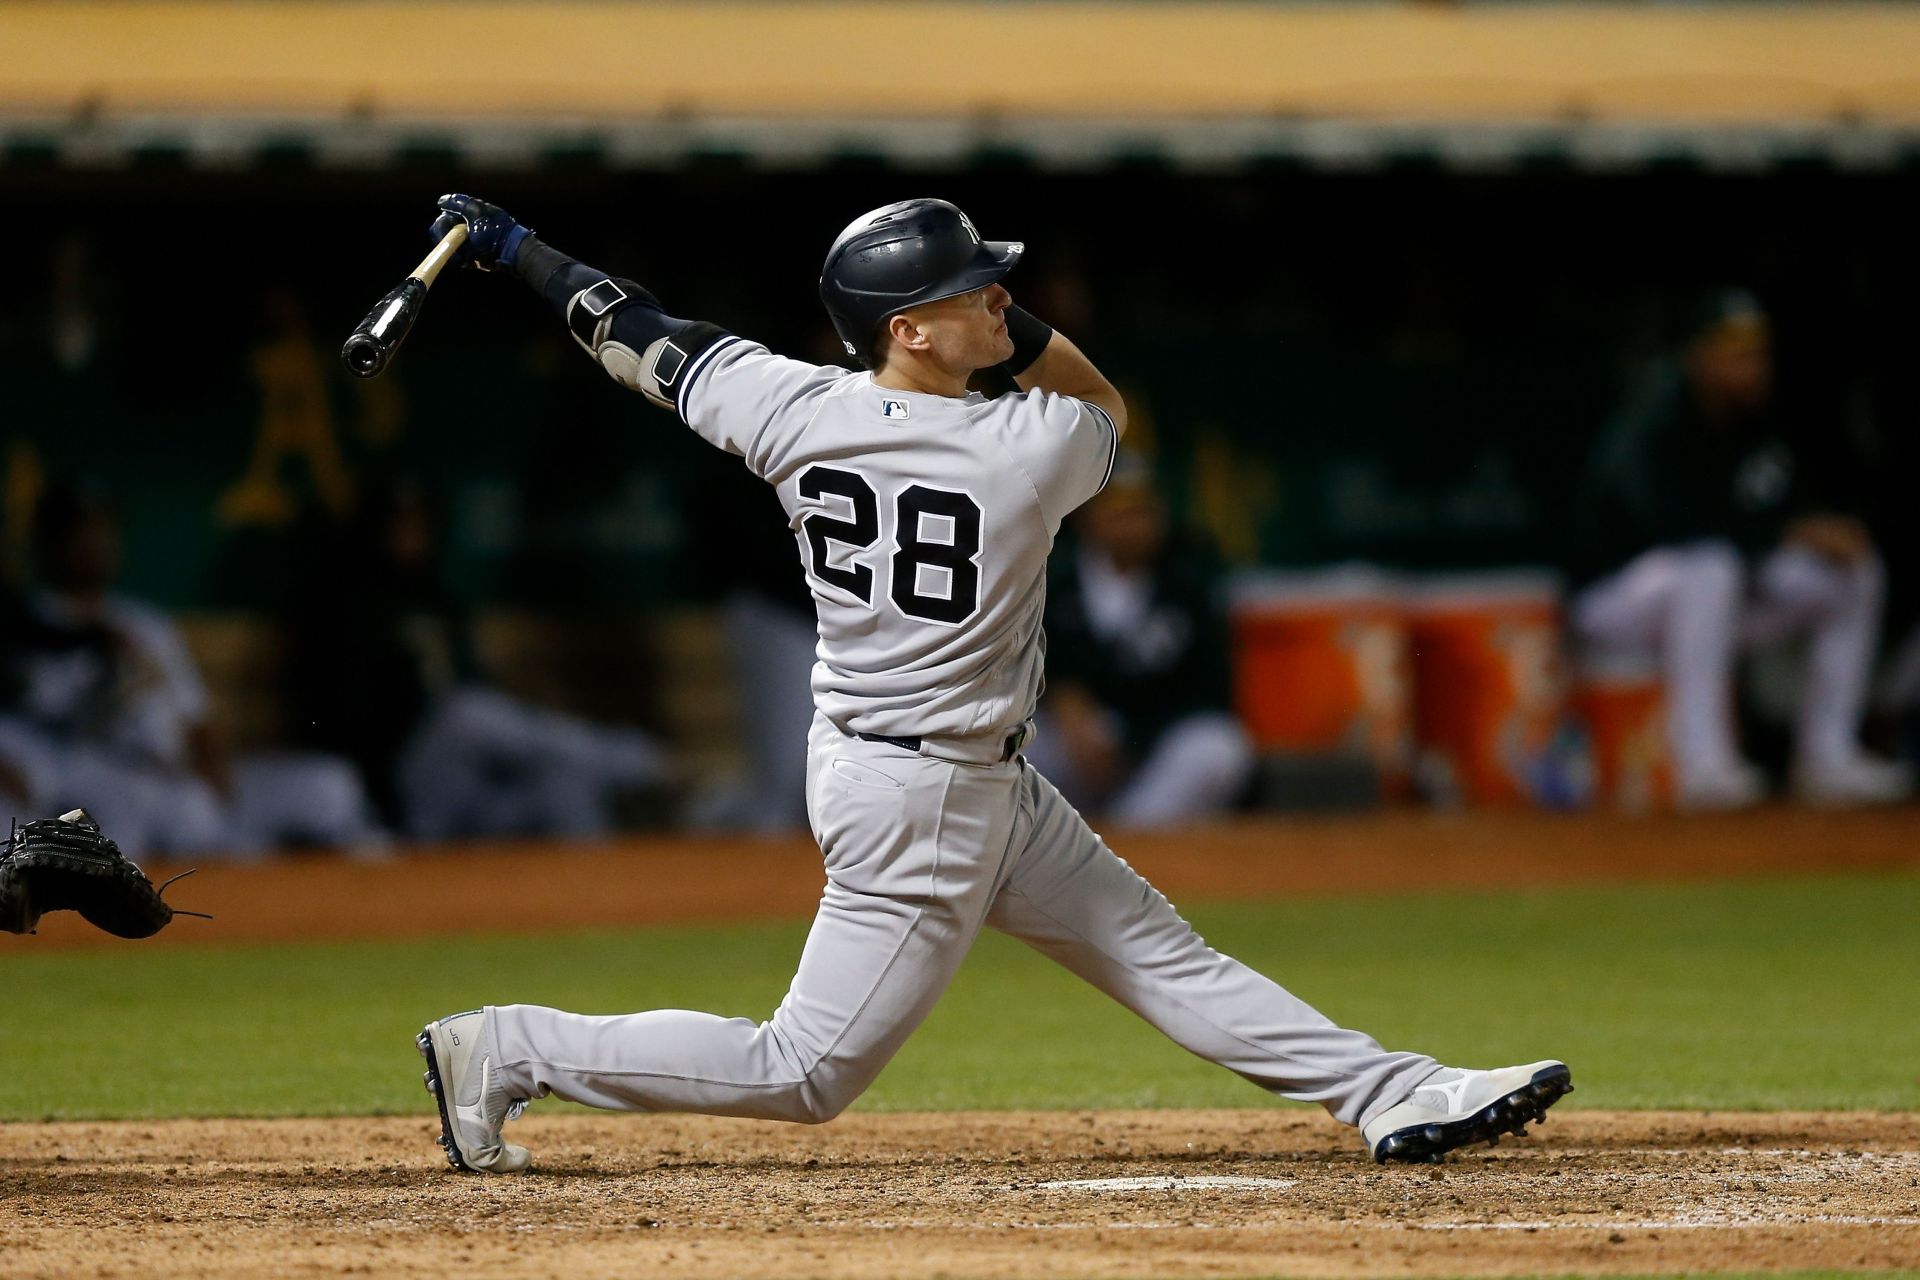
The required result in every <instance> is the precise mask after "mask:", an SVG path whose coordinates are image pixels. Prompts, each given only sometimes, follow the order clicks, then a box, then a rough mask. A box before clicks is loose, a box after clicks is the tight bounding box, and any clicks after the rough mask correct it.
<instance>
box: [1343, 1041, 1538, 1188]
mask: <svg viewBox="0 0 1920 1280" xmlns="http://www.w3.org/2000/svg"><path fill="white" fill-rule="evenodd" d="M1572 1092H1573V1073H1572V1072H1571V1071H1569V1070H1567V1064H1566V1063H1564V1062H1553V1061H1547V1062H1530V1063H1528V1064H1527V1065H1526V1066H1524V1067H1501V1068H1500V1069H1499V1070H1497V1071H1462V1070H1459V1069H1458V1068H1454V1067H1445V1068H1442V1069H1441V1070H1439V1071H1436V1072H1434V1074H1432V1075H1430V1076H1428V1077H1427V1078H1426V1079H1425V1080H1422V1081H1421V1082H1420V1084H1419V1086H1418V1087H1417V1088H1415V1089H1414V1091H1413V1092H1412V1093H1411V1094H1410V1095H1408V1097H1407V1098H1406V1099H1405V1100H1404V1101H1402V1102H1398V1103H1395V1104H1394V1105H1393V1106H1391V1107H1388V1108H1387V1109H1386V1110H1385V1111H1382V1112H1381V1113H1380V1114H1379V1115H1377V1116H1375V1117H1374V1118H1373V1119H1371V1120H1369V1121H1368V1122H1367V1123H1366V1124H1365V1125H1363V1126H1362V1127H1361V1130H1360V1136H1361V1137H1362V1138H1364V1139H1366V1143H1367V1150H1368V1151H1370V1152H1372V1153H1373V1158H1374V1160H1375V1161H1377V1162H1379V1163H1381V1164H1385V1163H1386V1162H1387V1161H1389V1160H1405V1161H1408V1162H1410V1163H1423V1164H1439V1163H1440V1161H1441V1158H1442V1157H1443V1156H1445V1155H1446V1153H1447V1152H1449V1151H1451V1150H1453V1149H1454V1148H1455V1147H1464V1146H1466V1145H1467V1144H1468V1143H1469V1142H1484V1143H1486V1144H1487V1145H1488V1146H1490V1147H1491V1146H1495V1145H1497V1144H1498V1143H1499V1141H1500V1136H1501V1135H1502V1134H1508V1133H1510V1134H1512V1135H1513V1136H1514V1137H1516V1138H1518V1137H1524V1136H1525V1135H1526V1132H1527V1122H1528V1121H1529V1120H1537V1121H1540V1122H1542V1123H1544V1122H1545V1121H1546V1118H1547V1115H1546V1113H1547V1108H1548V1107H1550V1106H1552V1105H1553V1104H1554V1103H1556V1102H1558V1101H1560V1099H1561V1098H1563V1097H1565V1096H1566V1095H1567V1094H1569V1093H1572Z"/></svg>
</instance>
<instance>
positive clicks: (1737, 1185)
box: [0, 1110, 1920, 1280]
mask: <svg viewBox="0 0 1920 1280" xmlns="http://www.w3.org/2000/svg"><path fill="white" fill-rule="evenodd" d="M434 1131H435V1125H434V1124H433V1123H432V1122H431V1121H428V1120H425V1119H387V1120H359V1121H320V1120H314V1121H226V1122H198V1123H185V1122H169V1123H156V1124H115V1125H103V1124H56V1125H14V1126H5V1127H0V1260H4V1261H3V1262H0V1272H4V1273H5V1274H6V1275H8V1276H41V1275H49V1276H50V1275H109V1274H119V1275H129V1274H134V1275H141V1276H157V1277H173V1276H234V1275H251V1274H263V1273H264V1274H273V1275H278V1276H304V1275H320V1274H328V1275H338V1274H354V1273H364V1274H374V1275H395V1276H407V1275H432V1276H436V1277H438V1276H444V1275H447V1274H450V1273H453V1274H512V1275H516V1276H569V1277H571V1276H578V1275H647V1276H675V1277H708V1276H734V1275H751V1276H756V1277H848V1278H849V1280H865V1278H867V1277H894V1276H970V1277H983V1278H984V1277H1039V1276H1060V1277H1081V1276H1084V1277H1094V1276H1147V1275H1152V1276H1272V1275H1290V1276H1292V1275H1299V1276H1350V1275H1359V1274H1370V1275H1415V1276H1418V1275H1454V1276H1460V1275H1474V1276H1481V1275H1486V1276H1493V1275H1514V1274H1522V1273H1526V1274H1592V1275H1615V1274H1624V1273H1635V1272H1649V1271H1660V1272H1680V1271H1691V1272H1698V1271H1716V1270H1774V1269H1787V1268H1837V1269H1847V1270H1852V1269H1857V1268H1893V1267H1898V1266H1902V1265H1905V1266H1912V1265H1913V1264H1914V1261H1915V1259H1916V1258H1920V1116H1914V1115H1872V1114H1860V1113H1855V1114H1848V1115H1804V1114H1801V1115H1793V1114H1786V1115H1764V1116H1760V1115H1733V1114H1725V1113H1720V1114H1676V1113H1632V1114H1605V1113H1597V1112H1573V1113H1569V1114H1566V1115H1562V1116H1557V1117H1555V1118H1554V1120H1553V1122H1552V1123H1551V1124H1549V1125H1547V1126H1546V1127H1545V1128H1544V1129H1543V1130H1541V1131H1540V1132H1539V1133H1538V1136H1535V1137H1530V1138H1528V1139H1527V1140H1525V1141H1514V1140H1511V1139H1509V1140H1508V1142H1507V1143H1506V1144H1505V1145H1503V1146H1501V1147H1499V1148H1498V1149H1493V1150H1489V1149H1485V1148H1481V1149H1477V1150H1475V1151H1472V1152H1469V1153H1466V1154H1464V1155H1461V1156H1458V1157H1456V1158H1455V1160H1454V1161H1453V1162H1452V1163H1450V1164H1448V1165H1446V1166H1444V1167H1440V1168H1427V1167H1405V1166H1394V1167H1390V1168H1382V1167H1378V1166H1375V1165H1373V1164H1371V1163H1370V1162H1368V1161H1366V1160H1364V1159H1363V1158H1362V1157H1361V1155H1360V1154H1359V1152H1358V1151H1357V1150H1356V1149H1355V1147H1354V1145H1353V1143H1352V1140H1351V1137H1350V1135H1348V1134H1347V1133H1345V1132H1344V1131H1342V1130H1340V1129H1338V1128H1337V1127H1336V1126H1335V1125H1334V1124H1333V1123H1332V1122H1331V1121H1329V1120H1327V1119H1325V1118H1324V1117H1322V1116H1321V1115H1319V1114H1318V1113H1316V1112H1308V1111H1305V1110H1289V1111H1271V1110H1267V1111H1246V1112H1236V1111H1206V1112H1078V1113H1076V1112H1056V1113H1042V1114H982V1113H974V1114H957V1115H956V1114H947V1115H877V1116H858V1115H856V1116H850V1117H846V1118H843V1119H841V1120H839V1121H836V1122H834V1123H833V1124H830V1125H827V1126H824V1127H822V1128H819V1129H801V1128H793V1127H781V1126H773V1125H761V1124H749V1123H745V1122H739V1121H723V1120H707V1119H696V1118H691V1117H615V1118H601V1117H597V1116H577V1115H561V1116H553V1117H530V1118H529V1119H527V1120H525V1121H522V1122H521V1123H520V1124H518V1125H516V1126H515V1133H516V1136H518V1137H521V1138H522V1139H524V1140H525V1141H527V1142H528V1144H529V1145H531V1146H532V1147H533V1148H534V1152H535V1160H536V1170H535V1172H534V1173H533V1174H530V1175H528V1176H525V1177H521V1178H489V1179H481V1178H474V1177H465V1176H460V1175H456V1174H453V1173H451V1172H450V1171H449V1170H448V1169H447V1168H446V1166H445V1164H444V1163H443V1162H442V1161H441V1159H440V1156H439V1151H438V1148H436V1147H434V1146H432V1145H431V1142H430V1138H431V1135H432V1133H433V1132H434ZM1123 1179H1135V1180H1140V1181H1138V1182H1135V1183H1131V1184H1130V1183H1125V1182H1121V1183H1117V1184H1116V1183H1115V1182H1114V1180H1123ZM1089 1180H1092V1181H1095V1182H1097V1183H1101V1184H1105V1185H1095V1186H1092V1187H1087V1186H1079V1187H1076V1186H1060V1185H1054V1184H1060V1183H1073V1182H1084V1181H1089Z"/></svg>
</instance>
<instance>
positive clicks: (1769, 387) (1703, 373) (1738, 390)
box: [1689, 335, 1773, 410]
mask: <svg viewBox="0 0 1920 1280" xmlns="http://www.w3.org/2000/svg"><path fill="white" fill-rule="evenodd" d="M1689 362H1690V363H1691V365H1692V369H1693V377H1694V380H1695V382H1696V383H1697V384H1698V385H1699V386H1700V387H1701V388H1702V389H1703V390H1705V391H1706V392H1707V393H1708V394H1709V395H1711V396H1713V397H1714V398H1715V399H1717V400H1719V401H1721V402H1723V403H1725V404H1728V405H1730V406H1732V407H1733V408H1735V409H1748V410H1751V409H1759V408H1763V407H1764V406H1765V405H1766V403H1767V401H1768V400H1770V399H1771V398H1772V396H1773V350H1772V347H1771V345H1770V344H1769V343H1768V341H1767V339H1766V338H1765V337H1764V336H1763V335H1742V336H1738V337H1727V338H1721V339H1717V340H1716V339H1709V340H1706V341H1703V342H1700V343H1697V344H1696V345H1695V346H1694V349H1693V351H1692V353H1691V355H1690V357H1689Z"/></svg>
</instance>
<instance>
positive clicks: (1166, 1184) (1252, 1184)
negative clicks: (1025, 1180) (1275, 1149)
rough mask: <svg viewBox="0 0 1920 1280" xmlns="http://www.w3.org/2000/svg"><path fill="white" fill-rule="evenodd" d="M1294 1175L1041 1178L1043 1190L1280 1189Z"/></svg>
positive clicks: (1290, 1184)
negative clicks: (1256, 1176)
mask: <svg viewBox="0 0 1920 1280" xmlns="http://www.w3.org/2000/svg"><path fill="white" fill-rule="evenodd" d="M1295 1182H1296V1179H1293V1178H1228V1177H1207V1176H1203V1177H1197V1178H1173V1177H1159V1178H1087V1179H1084V1180H1082V1181H1078V1182H1043V1183H1041V1184H1040V1188H1039V1189H1040V1190H1042V1191H1281V1190H1284V1189H1286V1188H1287V1187H1291V1186H1293V1185H1295Z"/></svg>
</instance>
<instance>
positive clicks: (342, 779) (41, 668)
mask: <svg viewBox="0 0 1920 1280" xmlns="http://www.w3.org/2000/svg"><path fill="white" fill-rule="evenodd" d="M29 604H30V607H31V608H32V609H33V610H34V611H35V612H37V613H38V614H39V615H40V617H41V618H42V619H43V620H44V621H46V622H48V623H50V624H52V625H54V626H61V627H67V626H71V625H73V623H74V618H73V616H72V614H71V611H70V610H69V609H68V607H67V606H66V605H65V604H64V603H63V602H62V600H61V599H60V597H58V596H56V595H54V594H52V593H50V592H36V593H35V594H34V595H33V596H32V597H31V599H30V602H29ZM100 622H101V623H102V624H103V625H104V626H105V627H106V628H107V630H108V631H109V632H111V633H112V634H113V635H114V637H115V643H117V644H118V645H119V646H120V652H119V655H118V657H117V659H115V660H111V661H110V660H109V659H108V657H107V655H106V654H105V653H103V652H102V651H100V650H99V649H98V648H97V647H75V648H72V649H69V650H65V651H52V650H35V651H32V652H30V653H28V654H27V655H25V656H24V657H23V658H22V659H21V667H20V675H21V677H22V680H23V689H22V691H21V695H20V704H19V708H18V711H19V714H18V715H17V716H16V717H13V718H12V719H11V720H10V722H9V729H8V732H7V733H6V735H5V740H6V749H8V751H9V755H10V756H11V757H17V758H21V759H24V760H26V761H27V768H26V769H25V772H27V773H28V775H29V776H30V777H31V778H32V779H33V782H34V792H35V794H34V795H33V796H32V798H31V809H32V810H33V812H32V813H31V814H30V815H28V816H32V817H50V816H52V815H54V814H57V813H61V812H64V811H66V810H68V809H76V808H85V809H86V810H87V811H88V812H89V813H90V814H91V815H92V816H93V817H94V818H95V819H96V820H97V821H98V822H99V823H100V826H101V830H103V831H104V832H105V833H106V834H107V835H108V836H109V837H110V838H111V839H112V840H113V841H114V842H115V843H116V844H118V845H119V846H120V849H121V851H122V852H124V853H126V854H127V855H128V856H129V857H139V856H143V855H146V854H150V853H173V852H178V853H190V854H196V855H199V854H228V855H236V856H244V855H251V854H257V853H261V852H264V851H265V850H267V849H269V848H271V847H273V846H275V845H278V844H281V843H285V842H289V841H299V842H304V843H312V844H319V845H334V846H351V847H357V848H362V849H364V848H368V847H375V846H378V845H379V844H380V843H381V842H382V841H383V840H384V838H385V837H384V834H383V833H382V832H381V831H380V829H379V827H378V825H377V824H376V823H375V822H374V820H373V815H372V809H371V806H370V805H369V803H368V800H367V796H366V792H365V789H364V788H363V787H362V786H361V783H360V777H359V775H358V774H357V773H356V772H355V771H354V769H353V766H352V765H351V764H349V763H347V762H346V761H345V760H341V759H338V758H335V757H332V756H326V755H320V754H316V753H293V752H286V753H271V754H258V755H251V756H242V757H240V758H239V759H238V760H236V761H235V762H234V766H233V785H232V789H231V794H230V795H224V796H223V795H222V794H220V792H218V791H216V790H215V789H214V788H213V787H212V786H210V785H208V784H207V782H206V781H205V780H204V779H202V778H201V777H200V776H199V775H198V774H196V773H194V772H193V770H192V768H191V764H190V761H189V759H188V736H189V734H190V732H191V731H192V729H193V728H194V727H195V726H197V725H199V724H201V723H202V722H203V721H205V720H206V718H207V716H208V715H209V713H210V707H209V704H208V699H207V690H206V686H205V684H204V683H202V681H201V679H200V672H199V669H198V668H197V667H196V666H195V664H194V661H193V656H192V655H191V654H190V653H189V652H188V651H187V646H186V643H185V642H184V641H183V640H182V639H181V637H180V632H179V631H178V629H176V628H175V627H174V625H173V623H172V622H171V621H169V620H168V619H167V617H166V615H165V614H163V613H162V612H160V611H159V610H158V609H155V608H153V607H151V606H149V605H146V604H143V603H141V602H139V601H137V600H132V599H128V598H127V597H124V596H109V597H108V598H107V600H106V604H105V607H104V610H103V611H102V614H101V617H100Z"/></svg>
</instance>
